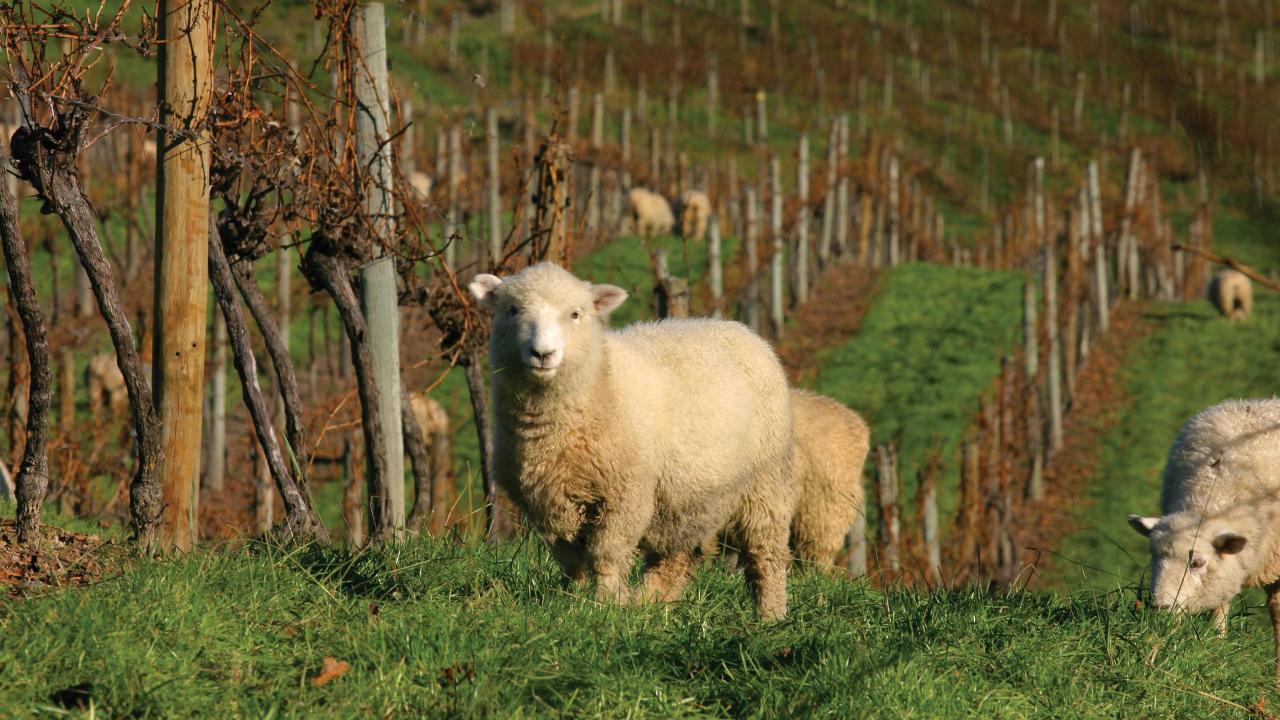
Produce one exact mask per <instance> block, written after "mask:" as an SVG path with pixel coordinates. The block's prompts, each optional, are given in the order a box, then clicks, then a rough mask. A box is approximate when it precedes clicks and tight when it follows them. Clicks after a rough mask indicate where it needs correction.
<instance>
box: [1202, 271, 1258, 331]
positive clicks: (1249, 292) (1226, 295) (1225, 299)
mask: <svg viewBox="0 0 1280 720" xmlns="http://www.w3.org/2000/svg"><path fill="white" fill-rule="evenodd" d="M1209 301H1210V302H1212V303H1213V306H1214V307H1216V308H1218V312H1220V313H1222V314H1223V315H1225V316H1226V317H1228V318H1230V319H1232V320H1247V319H1248V318H1249V313H1250V312H1251V311H1252V310H1253V285H1252V284H1251V283H1250V282H1249V278H1248V276H1246V275H1245V274H1244V273H1242V272H1240V271H1238V270H1232V269H1231V268H1223V269H1221V270H1219V271H1218V272H1217V273H1216V274H1214V276H1213V281H1212V282H1210V283H1209Z"/></svg>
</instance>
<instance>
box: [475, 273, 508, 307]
mask: <svg viewBox="0 0 1280 720" xmlns="http://www.w3.org/2000/svg"><path fill="white" fill-rule="evenodd" d="M501 284H502V278H500V277H498V276H497V275H490V274H488V273H481V274H479V275H477V276H476V277H475V279H474V280H472V281H471V284H470V285H468V286H467V288H468V289H469V290H471V297H473V298H475V299H476V301H477V302H479V303H480V304H481V305H486V306H487V305H489V303H491V302H493V291H494V290H497V289H498V286H499V285H501Z"/></svg>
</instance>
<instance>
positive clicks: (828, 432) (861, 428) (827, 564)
mask: <svg viewBox="0 0 1280 720" xmlns="http://www.w3.org/2000/svg"><path fill="white" fill-rule="evenodd" d="M791 410H792V413H793V417H794V418H795V462H794V465H792V474H793V476H794V477H795V484H796V513H795V517H793V518H792V519H791V546H792V548H793V549H794V551H795V555H796V559H797V560H799V561H801V562H807V563H812V564H813V565H815V566H816V567H818V568H820V569H822V570H823V571H826V572H829V571H831V570H833V569H834V568H835V562H836V555H837V554H839V552H840V548H841V547H842V546H843V545H844V540H845V536H846V535H847V534H848V532H849V526H850V525H852V524H853V519H854V518H855V517H857V515H858V513H860V512H862V511H863V491H862V464H863V462H865V461H866V459H867V450H868V449H870V447H871V430H870V428H868V427H867V423H866V421H864V420H863V419H862V416H860V415H858V413H856V412H854V411H852V410H850V409H849V408H847V407H845V406H844V405H841V404H840V403H838V402H836V401H835V400H832V399H831V398H829V397H824V396H822V395H818V394H816V393H811V392H808V391H806V390H792V391H791Z"/></svg>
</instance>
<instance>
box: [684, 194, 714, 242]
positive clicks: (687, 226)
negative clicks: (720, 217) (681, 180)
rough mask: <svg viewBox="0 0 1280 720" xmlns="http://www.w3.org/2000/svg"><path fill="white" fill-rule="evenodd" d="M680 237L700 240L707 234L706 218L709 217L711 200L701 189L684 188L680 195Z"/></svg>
mask: <svg viewBox="0 0 1280 720" xmlns="http://www.w3.org/2000/svg"><path fill="white" fill-rule="evenodd" d="M679 215H680V237H682V238H684V239H685V240H699V241H700V240H702V239H703V238H705V237H706V236H707V219H708V218H710V217H711V200H710V199H708V198H707V194H706V193H704V192H702V191H701V190H685V191H684V193H683V194H682V195H680V213H679Z"/></svg>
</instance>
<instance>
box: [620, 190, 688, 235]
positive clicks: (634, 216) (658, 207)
mask: <svg viewBox="0 0 1280 720" xmlns="http://www.w3.org/2000/svg"><path fill="white" fill-rule="evenodd" d="M627 213H628V215H629V216H630V217H631V226H632V227H633V228H635V231H636V234H638V235H640V236H642V237H646V238H651V237H654V236H656V235H667V234H669V233H670V232H671V228H672V226H674V225H675V222H676V219H675V216H674V215H672V214H671V204H670V203H668V202H667V199H666V198H664V197H662V196H661V195H659V194H658V193H655V192H651V191H649V190H645V189H644V188H631V191H630V192H628V193H627Z"/></svg>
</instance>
